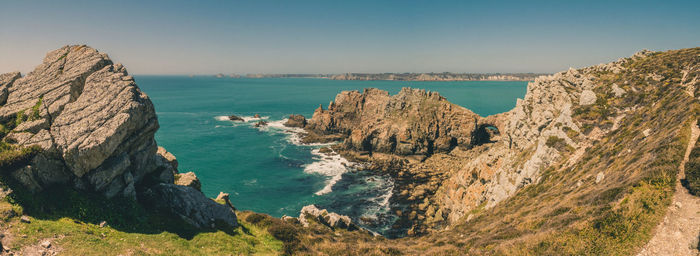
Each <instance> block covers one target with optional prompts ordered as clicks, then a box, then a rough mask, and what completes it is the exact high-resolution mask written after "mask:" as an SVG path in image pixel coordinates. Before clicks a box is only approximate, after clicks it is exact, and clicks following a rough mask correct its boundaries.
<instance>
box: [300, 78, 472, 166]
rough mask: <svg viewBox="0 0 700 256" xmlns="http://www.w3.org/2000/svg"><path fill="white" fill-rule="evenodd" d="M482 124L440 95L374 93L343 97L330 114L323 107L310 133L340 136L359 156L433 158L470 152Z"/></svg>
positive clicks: (309, 127) (407, 90)
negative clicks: (458, 149) (362, 153)
mask: <svg viewBox="0 0 700 256" xmlns="http://www.w3.org/2000/svg"><path fill="white" fill-rule="evenodd" d="M478 118H479V116H478V115H477V114H474V113H473V112H471V111H469V110H468V109H466V108H463V107H460V106H457V105H454V104H452V103H450V102H448V101H447V100H446V99H445V98H444V97H442V96H440V95H439V94H438V93H436V92H426V91H425V90H417V89H410V88H403V89H402V90H401V91H400V92H399V93H398V94H397V95H393V96H391V95H389V93H388V92H386V91H382V90H378V89H371V88H370V89H365V91H364V92H363V93H360V92H358V91H345V92H341V93H340V94H338V96H336V98H335V101H333V102H331V103H330V104H329V106H328V109H323V107H322V106H319V108H318V109H316V111H315V112H314V115H313V117H312V118H311V119H310V120H309V121H308V124H307V125H306V130H307V131H308V132H309V133H311V134H312V135H310V136H311V137H312V138H313V137H321V138H323V137H324V135H331V136H333V135H338V134H340V135H342V136H344V137H345V140H344V145H345V147H346V148H347V149H352V150H355V151H367V152H381V153H393V154H397V155H404V156H406V155H431V154H433V153H436V152H448V151H450V150H452V149H453V148H455V147H458V146H459V147H465V148H470V147H471V146H472V145H473V143H474V142H475V140H474V137H473V135H474V132H475V130H476V128H477V124H478ZM319 135H320V136H319ZM320 141H323V140H322V139H321V140H320Z"/></svg>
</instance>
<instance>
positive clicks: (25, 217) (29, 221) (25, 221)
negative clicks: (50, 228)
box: [19, 215, 32, 223]
mask: <svg viewBox="0 0 700 256" xmlns="http://www.w3.org/2000/svg"><path fill="white" fill-rule="evenodd" d="M19 221H21V222H24V223H32V221H31V220H30V219H29V217H27V216H26V215H24V216H22V217H21V218H19Z"/></svg>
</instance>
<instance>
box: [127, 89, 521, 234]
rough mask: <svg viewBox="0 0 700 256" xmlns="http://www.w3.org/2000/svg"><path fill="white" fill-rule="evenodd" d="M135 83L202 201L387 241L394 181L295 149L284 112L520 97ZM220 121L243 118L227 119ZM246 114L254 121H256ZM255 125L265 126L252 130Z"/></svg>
mask: <svg viewBox="0 0 700 256" xmlns="http://www.w3.org/2000/svg"><path fill="white" fill-rule="evenodd" d="M135 79H136V83H137V84H138V85H139V87H140V88H141V90H142V91H143V92H145V93H146V94H147V95H148V96H149V97H150V99H151V100H152V101H153V104H154V105H155V108H156V114H157V115H158V121H159V123H160V129H159V130H158V132H157V133H156V141H157V142H158V145H159V146H163V147H165V148H166V149H167V150H168V151H169V152H171V153H173V154H174V155H175V156H176V157H177V160H178V162H179V168H178V169H179V171H180V172H190V171H192V172H195V173H196V174H197V177H199V179H200V181H201V182H202V192H204V193H205V194H206V195H207V196H209V197H216V196H217V195H218V193H219V192H220V191H221V192H226V193H229V194H230V198H231V201H232V203H233V204H234V205H235V207H236V208H237V209H238V210H250V211H255V212H260V213H266V214H269V215H272V216H274V217H282V216H284V215H287V216H298V215H299V211H300V210H301V208H302V207H304V206H305V205H309V204H316V205H317V206H318V207H319V208H325V209H328V210H329V211H333V212H337V213H339V214H343V215H348V216H350V217H351V218H352V219H353V221H355V222H356V223H358V224H360V226H363V227H365V228H367V229H369V230H371V231H373V232H376V233H379V234H383V235H386V236H389V237H395V236H400V235H401V234H396V233H392V232H390V229H391V225H392V224H393V223H394V222H395V221H396V219H397V217H396V216H395V215H394V214H393V213H392V211H391V208H392V207H396V205H392V202H391V200H390V198H391V196H392V190H393V188H394V183H393V180H392V179H391V177H389V176H386V175H381V174H377V173H378V172H368V171H356V170H355V169H354V168H353V164H352V163H349V162H348V161H347V160H346V159H344V158H342V157H340V156H338V155H333V154H323V153H321V152H320V151H319V149H320V148H322V147H324V146H328V145H323V144H313V145H304V144H301V143H300V141H299V132H300V129H298V128H296V129H295V128H287V127H284V126H283V125H282V124H283V123H284V122H285V121H286V118H287V117H289V115H290V114H302V115H304V116H306V117H307V118H311V116H312V114H313V111H314V110H315V109H316V108H318V106H319V104H322V105H323V107H324V109H325V108H327V107H328V103H329V102H330V101H332V100H334V98H335V96H336V95H337V94H338V93H340V92H341V91H346V90H359V91H362V90H363V89H364V88H379V89H382V90H386V91H388V92H390V93H391V94H396V93H398V91H399V90H401V88H402V87H412V88H420V89H425V90H430V91H437V92H439V93H440V94H441V95H442V96H444V97H445V98H447V99H448V100H449V101H450V102H452V103H455V104H458V105H460V106H463V107H466V108H468V109H470V110H472V111H474V112H475V113H477V114H479V115H481V116H487V115H492V114H497V113H502V112H506V111H508V110H510V109H512V108H513V107H514V106H515V103H516V99H517V98H523V97H524V95H525V92H526V87H527V82H519V81H455V82H418V81H347V80H330V79H322V78H260V79H255V78H216V77H213V76H194V77H190V76H154V75H136V76H135ZM229 115H237V116H241V117H243V119H244V120H245V121H244V122H233V121H230V120H228V116H229ZM255 115H259V118H256V117H255ZM260 120H264V121H266V122H268V125H267V126H264V127H255V125H254V124H255V123H257V122H258V121H260Z"/></svg>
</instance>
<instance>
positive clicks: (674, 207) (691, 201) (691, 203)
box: [637, 123, 700, 256]
mask: <svg viewBox="0 0 700 256" xmlns="http://www.w3.org/2000/svg"><path fill="white" fill-rule="evenodd" d="M694 124H695V123H694ZM698 136H700V128H698V127H697V125H693V126H692V132H691V136H690V141H689V142H688V148H687V149H686V152H685V158H684V159H683V162H682V163H681V166H680V171H679V172H678V180H679V181H678V182H676V194H675V195H674V196H673V202H672V203H671V206H670V207H669V210H668V212H667V213H666V216H665V217H664V220H663V222H661V224H659V226H658V227H656V232H655V234H654V236H653V237H652V238H651V240H650V241H649V243H647V245H645V246H644V248H643V249H642V251H641V252H640V253H639V254H637V256H646V255H692V256H698V255H700V251H698V239H700V197H697V196H693V195H691V194H690V193H688V189H686V188H685V187H683V186H682V185H681V183H680V179H684V178H685V163H686V162H688V157H689V156H690V151H691V150H692V149H693V146H694V145H695V142H696V141H697V140H698Z"/></svg>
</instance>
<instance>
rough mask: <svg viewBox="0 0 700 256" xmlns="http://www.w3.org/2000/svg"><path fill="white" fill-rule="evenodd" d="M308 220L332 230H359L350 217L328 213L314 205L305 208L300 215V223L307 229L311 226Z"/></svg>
mask: <svg viewBox="0 0 700 256" xmlns="http://www.w3.org/2000/svg"><path fill="white" fill-rule="evenodd" d="M307 218H309V219H312V220H314V221H317V222H319V223H321V224H323V225H325V226H327V227H330V228H332V229H336V228H342V229H347V230H350V231H351V230H356V229H358V227H357V225H355V224H354V223H352V220H350V217H348V216H345V215H340V214H337V213H334V212H328V211H327V210H326V209H323V210H320V209H318V208H317V207H316V206H315V205H313V204H312V205H307V206H304V208H302V209H301V213H300V214H299V221H300V222H301V223H302V224H303V225H304V226H305V227H308V226H309V223H308V220H307Z"/></svg>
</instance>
